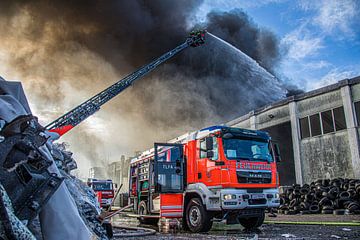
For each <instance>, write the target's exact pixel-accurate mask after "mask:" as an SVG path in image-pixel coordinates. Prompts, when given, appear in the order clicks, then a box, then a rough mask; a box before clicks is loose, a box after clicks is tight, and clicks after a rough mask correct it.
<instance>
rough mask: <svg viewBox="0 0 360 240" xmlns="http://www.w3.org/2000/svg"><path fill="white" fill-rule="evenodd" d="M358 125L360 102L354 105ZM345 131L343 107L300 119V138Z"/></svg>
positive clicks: (359, 120)
mask: <svg viewBox="0 0 360 240" xmlns="http://www.w3.org/2000/svg"><path fill="white" fill-rule="evenodd" d="M355 110H356V111H357V113H356V114H357V115H356V116H357V119H358V125H360V101H359V102H356V103H355ZM343 129H346V121H345V114H344V107H338V108H334V109H331V110H327V111H324V112H321V113H317V114H314V115H311V116H307V117H304V118H300V132H301V138H308V137H314V136H319V135H321V134H327V133H332V132H335V131H340V130H343Z"/></svg>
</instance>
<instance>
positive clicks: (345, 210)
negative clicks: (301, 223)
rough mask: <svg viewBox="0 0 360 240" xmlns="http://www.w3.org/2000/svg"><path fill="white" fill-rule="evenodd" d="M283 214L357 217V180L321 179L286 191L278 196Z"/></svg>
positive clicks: (359, 192) (359, 187)
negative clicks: (353, 215)
mask: <svg viewBox="0 0 360 240" xmlns="http://www.w3.org/2000/svg"><path fill="white" fill-rule="evenodd" d="M278 212H279V213H282V214H288V215H293V214H298V213H300V214H319V213H322V214H336V215H343V214H360V180H359V179H358V180H356V179H343V178H336V179H332V180H330V179H322V180H317V181H315V182H312V183H311V184H310V185H309V184H304V185H303V186H300V185H299V184H294V185H293V186H291V187H285V188H284V191H283V192H282V193H281V194H280V207H279V211H278Z"/></svg>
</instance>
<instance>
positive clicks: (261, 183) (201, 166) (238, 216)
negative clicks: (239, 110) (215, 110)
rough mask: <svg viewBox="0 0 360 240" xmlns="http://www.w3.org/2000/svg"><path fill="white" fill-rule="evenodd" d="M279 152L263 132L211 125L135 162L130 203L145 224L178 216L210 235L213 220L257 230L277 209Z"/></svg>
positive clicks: (191, 227) (186, 225) (157, 146)
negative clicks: (269, 209) (267, 210)
mask: <svg viewBox="0 0 360 240" xmlns="http://www.w3.org/2000/svg"><path fill="white" fill-rule="evenodd" d="M277 161H280V154H279V149H278V146H277V145H276V144H274V143H273V142H272V141H271V138H270V136H269V135H268V134H267V133H266V132H263V131H255V130H247V129H240V128H231V127H226V126H213V127H209V128H205V129H202V130H200V131H196V132H192V133H188V134H185V135H183V136H181V137H178V138H176V139H174V140H172V141H170V142H168V143H155V145H154V148H153V149H150V150H148V151H145V152H143V153H142V154H141V155H140V156H139V157H137V158H135V159H132V161H131V164H130V175H129V176H130V178H129V180H130V185H129V186H130V193H129V198H130V199H129V200H130V202H131V203H133V204H134V209H133V210H134V212H135V213H137V214H138V216H139V219H140V221H141V222H143V223H145V222H150V221H153V222H154V220H157V219H158V218H179V219H181V220H182V223H183V228H185V229H189V230H190V231H192V232H206V231H209V230H210V229H211V227H212V222H213V221H214V220H226V222H227V224H235V223H240V224H242V225H243V226H244V227H245V228H256V227H259V226H260V225H261V224H262V223H263V221H264V217H265V212H264V211H265V209H266V208H273V207H278V206H279V204H280V200H279V192H278V183H279V179H278V173H277V170H276V162H277Z"/></svg>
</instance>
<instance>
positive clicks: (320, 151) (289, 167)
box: [226, 76, 360, 185]
mask: <svg viewBox="0 0 360 240" xmlns="http://www.w3.org/2000/svg"><path fill="white" fill-rule="evenodd" d="M226 125H229V126H233V127H241V128H248V129H257V130H264V131H267V132H269V134H270V135H271V136H272V138H273V139H274V140H275V141H278V143H279V144H280V146H281V147H280V150H281V153H282V162H281V163H279V164H278V171H279V175H280V184H281V185H289V184H293V183H299V184H304V183H309V182H311V181H314V180H315V179H319V178H335V177H342V178H360V157H359V156H360V154H359V145H360V144H359V132H360V76H359V77H356V78H352V79H345V80H342V81H339V82H338V83H336V84H333V85H329V86H326V87H323V88H320V89H317V90H314V91H310V92H306V93H302V94H298V95H295V96H291V97H288V98H286V99H284V100H281V101H279V102H275V103H273V104H271V105H267V106H264V107H262V108H260V109H256V110H254V111H251V112H249V113H248V114H246V115H244V116H242V117H239V118H237V119H235V120H232V121H230V122H228V123H227V124H226Z"/></svg>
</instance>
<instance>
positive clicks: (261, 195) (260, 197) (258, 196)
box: [251, 194, 265, 199]
mask: <svg viewBox="0 0 360 240" xmlns="http://www.w3.org/2000/svg"><path fill="white" fill-rule="evenodd" d="M262 198H265V195H264V194H256V195H251V199H262Z"/></svg>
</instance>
